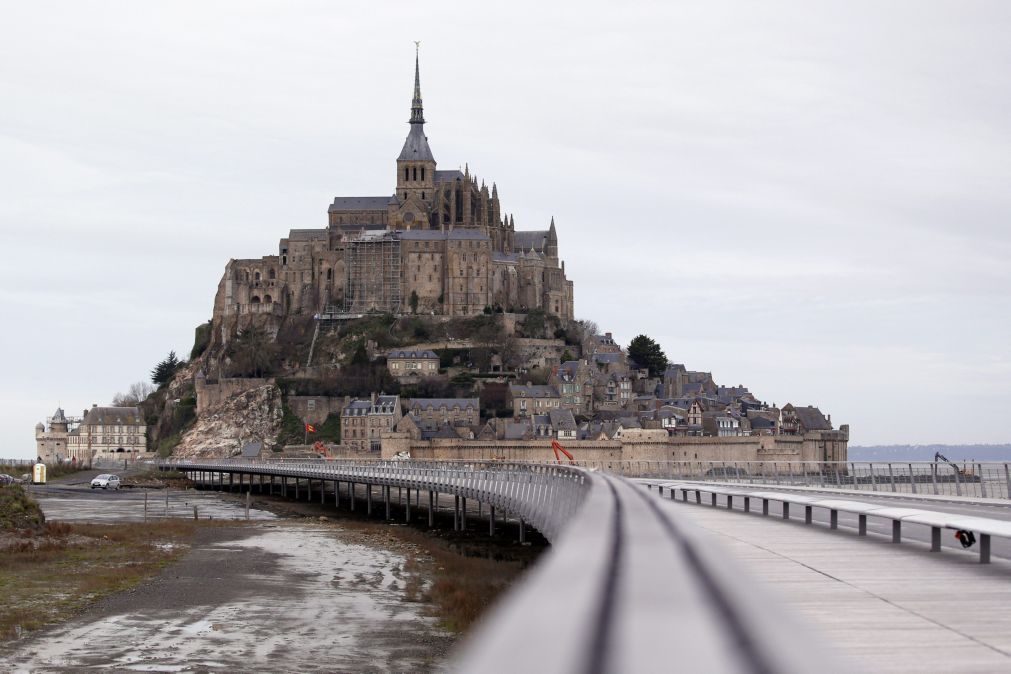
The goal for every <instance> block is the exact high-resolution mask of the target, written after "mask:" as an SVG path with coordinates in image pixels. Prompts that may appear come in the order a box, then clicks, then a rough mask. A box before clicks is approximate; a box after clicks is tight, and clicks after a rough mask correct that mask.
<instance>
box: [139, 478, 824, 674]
mask: <svg viewBox="0 0 1011 674" xmlns="http://www.w3.org/2000/svg"><path fill="white" fill-rule="evenodd" d="M159 466H160V467H162V468H165V469H174V470H179V471H184V472H203V473H207V472H212V473H220V474H231V475H235V474H236V473H237V474H239V475H240V478H239V480H240V482H241V481H242V477H241V476H242V475H243V474H247V475H261V476H266V475H270V476H274V477H278V476H280V477H282V478H284V479H295V480H300V479H305V480H321V481H333V482H335V483H338V484H335V485H334V487H335V489H334V494H335V495H336V494H339V489H338V486H339V483H340V482H351V483H358V484H362V483H365V484H369V485H383V486H386V487H390V486H393V487H403V488H408V489H421V490H426V489H427V490H430V491H435V492H438V493H443V494H455V495H457V496H461V497H467V498H475V499H478V500H480V501H483V502H485V503H489V504H491V505H493V506H498V507H500V508H502V509H503V510H505V511H507V512H511V513H513V514H515V515H517V516H519V517H521V518H524V519H525V520H526V521H528V522H530V523H531V524H533V525H534V526H535V527H537V528H538V529H539V530H540V531H541V533H543V534H544V535H545V537H546V538H548V540H550V541H551V543H552V549H551V550H550V551H549V552H548V554H546V555H545V556H544V557H543V558H542V560H541V561H540V562H539V563H538V564H537V566H536V567H535V568H534V569H533V570H532V571H531V572H530V573H529V575H528V576H527V577H526V578H525V579H524V580H523V582H521V583H520V584H519V585H518V586H517V587H515V588H514V589H513V590H512V591H511V592H510V593H509V594H508V595H507V596H506V598H505V599H504V600H503V601H502V602H501V603H500V604H499V605H498V606H497V607H496V608H494V609H493V610H492V612H491V613H490V614H489V615H488V616H486V618H485V619H484V620H482V622H481V623H480V624H479V625H478V626H477V628H476V629H475V631H474V632H473V633H472V634H471V635H470V636H469V637H468V638H467V639H466V640H465V642H464V644H463V645H462V647H461V649H460V651H459V652H458V653H457V657H456V659H455V660H454V661H453V662H451V663H450V669H451V670H453V671H459V672H516V671H549V672H586V673H593V674H596V673H600V672H633V671H650V670H656V669H657V668H658V667H663V668H665V669H666V668H668V667H669V666H672V665H671V663H675V662H676V663H677V665H678V667H679V668H682V669H687V670H688V671H706V672H716V673H720V672H756V673H758V672H786V673H789V672H810V671H820V672H833V671H841V669H840V666H839V665H837V664H836V661H835V660H834V658H833V657H831V656H829V655H828V654H826V653H825V652H824V651H823V650H822V649H821V648H820V647H818V646H817V645H816V644H817V639H812V638H811V637H810V636H809V635H807V634H806V629H807V628H806V627H805V626H804V625H802V624H799V623H798V622H797V621H796V620H795V618H794V617H793V615H792V614H789V613H787V612H785V611H784V610H783V609H782V608H780V607H779V605H778V604H777V602H776V601H774V600H770V599H769V598H768V597H766V596H764V592H763V591H762V589H761V588H759V587H756V585H755V584H754V583H753V582H751V581H749V580H748V578H747V575H746V573H744V572H743V571H742V569H740V568H739V567H738V566H737V565H736V564H734V563H733V560H730V559H727V557H726V556H724V555H722V554H721V553H720V552H719V550H718V549H717V547H716V546H714V544H713V542H712V540H711V539H710V538H709V536H708V534H705V533H704V532H701V531H697V530H695V529H692V528H690V527H687V526H685V525H683V524H682V523H680V522H678V521H677V520H676V519H675V518H674V517H673V516H672V513H671V509H669V508H664V507H662V506H661V505H660V504H658V502H657V500H656V499H653V498H651V497H650V495H649V494H648V493H647V492H646V491H645V490H643V489H642V488H641V487H640V486H638V485H636V484H634V483H632V482H630V481H628V480H625V479H623V478H621V477H619V476H614V475H606V474H603V473H599V472H591V471H587V470H584V469H582V468H578V467H571V466H558V465H545V464H525V463H505V462H499V461H489V462H461V461H456V462H435V461H431V462H429V461H403V462H398V461H390V462H384V461H369V460H365V461H361V460H340V459H338V460H325V461H298V460H288V461H265V460H260V461H249V460H215V461H208V462H202V461H188V460H172V461H166V462H161V463H160V464H159ZM247 484H250V486H252V484H253V483H252V482H251V481H250V482H247ZM385 492H386V494H388V490H385ZM369 493H370V494H371V488H370V489H369ZM408 502H409V499H408ZM430 503H431V501H430ZM489 510H490V509H489Z"/></svg>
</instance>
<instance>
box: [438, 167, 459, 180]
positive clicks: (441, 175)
mask: <svg viewBox="0 0 1011 674" xmlns="http://www.w3.org/2000/svg"><path fill="white" fill-rule="evenodd" d="M456 179H460V180H463V171H460V170H458V169H453V170H451V171H436V172H435V182H436V183H448V182H452V181H454V180H456Z"/></svg>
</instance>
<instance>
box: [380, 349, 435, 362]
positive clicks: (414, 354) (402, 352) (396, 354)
mask: <svg viewBox="0 0 1011 674" xmlns="http://www.w3.org/2000/svg"><path fill="white" fill-rule="evenodd" d="M390 358H429V359H431V358H435V359H436V360H438V358H439V356H437V355H436V353H435V352H434V351H429V350H427V349H426V350H424V351H408V350H406V349H394V350H393V351H390V352H389V353H387V354H386V359H387V360H389V359H390Z"/></svg>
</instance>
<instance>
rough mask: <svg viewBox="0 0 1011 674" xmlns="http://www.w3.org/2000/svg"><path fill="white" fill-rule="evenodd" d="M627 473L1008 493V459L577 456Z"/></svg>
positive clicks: (672, 477) (1000, 496)
mask: <svg viewBox="0 0 1011 674" xmlns="http://www.w3.org/2000/svg"><path fill="white" fill-rule="evenodd" d="M575 465H578V466H582V467H585V468H597V469H600V470H606V471H608V472H613V473H617V474H619V475H625V476H627V477H651V478H653V477H655V478H666V479H669V480H692V481H713V482H734V483H738V484H767V485H782V486H786V485H792V486H805V487H836V488H843V489H857V490H860V491H871V492H884V491H889V492H895V493H906V494H933V495H939V496H941V495H943V496H967V497H973V498H997V499H1008V498H1011V496H1009V494H1011V462H984V461H963V462H956V463H955V465H954V466H953V465H951V464H947V463H935V462H933V461H903V462H896V461H890V462H889V461H881V462H879V461H582V462H579V461H577V462H576V463H575Z"/></svg>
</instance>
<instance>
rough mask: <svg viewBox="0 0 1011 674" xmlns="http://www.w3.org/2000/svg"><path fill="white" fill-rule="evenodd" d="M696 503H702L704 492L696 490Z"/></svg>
mask: <svg viewBox="0 0 1011 674" xmlns="http://www.w3.org/2000/svg"><path fill="white" fill-rule="evenodd" d="M695 502H696V503H702V492H701V491H699V490H698V489H696V490H695Z"/></svg>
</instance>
